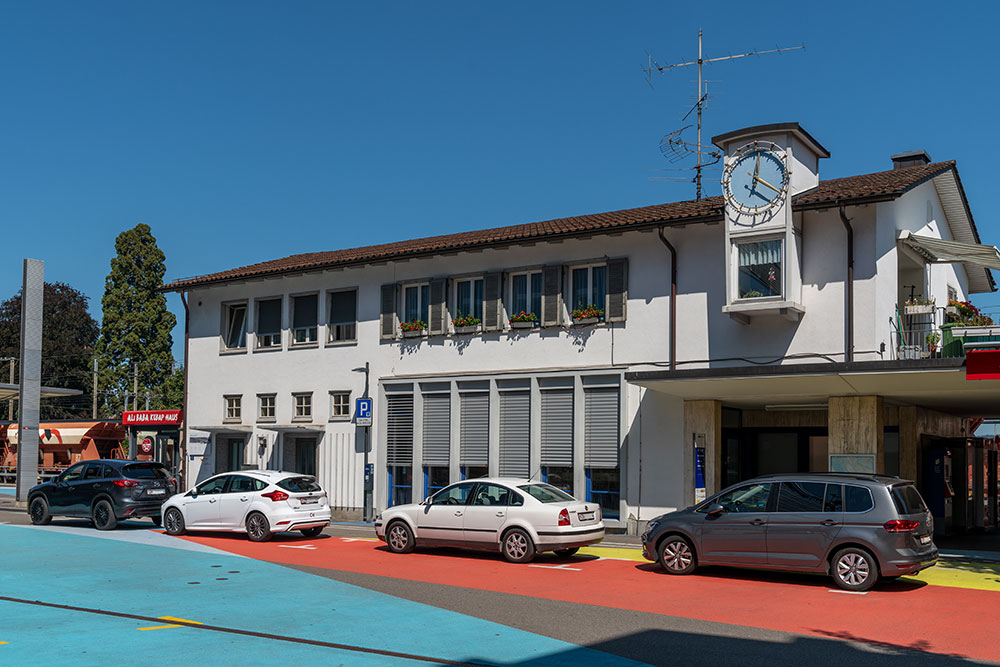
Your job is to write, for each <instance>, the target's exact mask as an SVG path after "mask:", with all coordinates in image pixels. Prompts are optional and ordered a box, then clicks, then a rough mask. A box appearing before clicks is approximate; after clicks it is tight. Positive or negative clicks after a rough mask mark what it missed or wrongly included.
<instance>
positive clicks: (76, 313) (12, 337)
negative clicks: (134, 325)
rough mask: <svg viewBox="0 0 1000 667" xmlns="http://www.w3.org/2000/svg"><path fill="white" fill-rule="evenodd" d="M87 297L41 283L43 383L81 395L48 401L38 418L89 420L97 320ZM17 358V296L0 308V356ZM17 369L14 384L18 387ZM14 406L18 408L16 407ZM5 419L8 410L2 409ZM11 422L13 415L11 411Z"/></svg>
mask: <svg viewBox="0 0 1000 667" xmlns="http://www.w3.org/2000/svg"><path fill="white" fill-rule="evenodd" d="M87 301H88V299H87V297H86V296H85V295H84V294H83V293H82V292H79V291H77V290H75V289H73V288H72V287H70V286H69V285H67V284H65V283H45V288H44V291H43V296H42V384H43V385H45V386H49V387H61V388H65V389H79V390H81V391H82V392H83V395H82V396H71V397H66V398H47V399H44V400H43V401H42V402H41V410H40V417H41V419H84V418H87V417H90V415H91V400H92V396H93V394H92V389H93V381H92V375H91V370H92V366H91V363H92V359H93V358H94V344H95V343H96V342H97V335H98V326H97V321H96V320H94V318H93V317H91V316H90V313H89V312H88V310H87ZM20 353H21V292H20V291H19V292H18V293H17V294H15V295H14V296H12V297H11V298H9V299H7V300H6V301H4V302H3V303H0V357H14V358H17V357H18V356H19V355H20ZM17 373H18V369H15V375H14V382H15V383H16V382H18V374H17ZM8 378H9V376H8V368H7V364H6V363H4V364H0V382H7V380H8ZM15 406H16V404H15ZM0 410H2V418H4V419H5V418H6V417H7V410H6V406H3V407H2V408H0ZM14 414H15V419H16V418H17V417H16V415H17V412H16V407H15V413H14Z"/></svg>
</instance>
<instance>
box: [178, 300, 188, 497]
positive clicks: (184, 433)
mask: <svg viewBox="0 0 1000 667" xmlns="http://www.w3.org/2000/svg"><path fill="white" fill-rule="evenodd" d="M180 295H181V303H182V304H184V390H183V393H182V399H181V409H182V410H183V411H184V412H183V413H181V414H183V415H184V419H183V420H182V421H181V431H180V439H181V441H180V442H179V443H177V444H178V445H179V447H178V450H179V451H181V452H183V453H182V454H181V465H180V469H181V479H182V480H183V481H184V486H185V487H186V486H187V485H188V476H187V473H188V465H187V462H188V457H187V430H188V428H187V423H188V359H189V355H188V344H189V343H190V341H191V338H190V336H189V332H190V329H191V325H190V323H191V313H190V312H189V311H188V302H187V298H186V294H185V293H184V292H180ZM178 486H179V485H178ZM177 491H178V492H180V491H183V489H180V488H178V489H177Z"/></svg>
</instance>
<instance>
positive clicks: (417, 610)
mask: <svg viewBox="0 0 1000 667" xmlns="http://www.w3.org/2000/svg"><path fill="white" fill-rule="evenodd" d="M115 536H116V538H118V539H114V540H110V539H104V537H103V534H98V533H96V532H95V533H94V534H93V535H92V536H91V535H82V534H79V533H75V534H74V533H68V532H63V531H62V530H60V529H59V528H57V527H48V528H36V527H32V526H9V525H0V544H2V545H3V547H2V553H3V564H2V566H0V567H2V571H0V596H3V597H8V598H19V599H24V600H32V601H41V602H46V603H53V604H59V605H69V606H75V607H85V608H90V609H100V610H103V611H111V612H119V613H126V614H135V615H141V616H148V617H156V618H159V617H173V618H180V619H186V620H189V621H197V622H199V623H203V624H206V625H212V626H222V627H226V628H234V629H239V630H246V631H253V632H263V633H269V634H274V635H282V636H287V637H295V638H301V639H310V640H318V641H323V642H331V643H337V644H344V645H349V646H357V647H368V648H376V649H382V650H388V651H395V652H399V653H406V654H416V655H421V656H429V657H433V658H437V659H439V660H440V659H444V660H455V661H464V662H474V663H484V664H490V665H504V666H505V665H525V666H534V665H538V666H539V667H540V666H542V665H545V666H552V667H555V666H558V665H566V666H567V667H568V666H570V665H579V666H581V667H583V666H586V665H602V666H604V665H607V666H617V665H622V666H624V665H636V664H639V663H635V662H632V661H628V660H624V659H622V658H618V657H615V656H612V655H610V654H607V653H603V652H599V651H595V650H592V649H587V648H582V647H579V646H575V645H573V644H568V643H565V642H561V641H557V640H554V639H551V638H548V637H543V636H540V635H535V634H532V633H528V632H524V631H521V630H516V629H513V628H510V627H507V626H504V625H500V624H497V623H491V622H488V621H484V620H481V619H478V618H475V617H470V616H465V615H462V614H459V613H456V612H451V611H446V610H442V609H438V608H436V607H431V606H428V605H422V604H418V603H415V602H410V601H407V600H402V599H399V598H395V597H392V596H390V595H385V594H382V593H376V592H373V591H369V590H367V589H364V588H360V587H356V586H351V585H349V584H343V583H340V582H337V581H333V580H330V579H327V578H324V577H319V576H315V575H311V574H308V573H304V572H300V571H297V570H293V569H289V568H285V567H282V566H280V565H274V564H270V563H265V562H261V561H256V560H253V559H249V558H243V557H238V556H232V555H229V554H225V553H223V552H208V553H206V552H204V551H191V550H187V549H183V550H182V549H175V548H172V547H171V546H161V544H162V545H167V544H172V543H176V542H174V541H173V540H174V538H168V537H166V536H161V535H159V534H158V533H153V532H152V531H148V530H132V531H115ZM132 536H134V540H135V541H133V540H132V539H131V537H132ZM123 537H124V538H125V539H124V541H123V539H122V538H123ZM161 538H162V540H161ZM158 540H160V541H159V542H158V544H156V545H154V544H150V543H149V542H150V541H154V542H155V541H158ZM177 542H180V541H177ZM163 625H170V623H169V621H157V622H150V621H147V620H139V619H129V618H120V617H115V616H109V615H104V614H94V613H88V612H83V611H77V610H64V609H55V608H51V607H40V606H36V605H31V604H25V603H22V602H9V601H0V664H8V665H15V664H16V665H36V664H37V665H48V664H53V663H56V662H59V663H73V664H101V663H107V662H110V661H121V660H122V659H127V660H130V661H136V660H138V661H139V662H156V663H158V664H164V665H170V664H177V665H180V664H185V665H187V664H190V663H191V662H192V660H197V661H200V662H203V663H207V662H210V661H218V662H221V661H225V662H226V663H227V664H228V663H235V662H240V663H245V664H263V663H273V662H274V661H276V660H281V661H303V660H308V661H310V662H314V663H318V664H320V663H321V664H349V665H361V666H364V665H397V664H398V665H404V664H405V665H416V664H428V663H427V662H423V663H420V662H417V661H413V660H411V659H404V658H396V657H388V656H383V655H373V654H371V653H365V652H362V651H352V650H345V649H338V648H328V647H321V646H314V645H308V644H302V643H294V642H289V641H281V640H276V639H268V638H261V637H249V636H245V635H239V634H232V633H228V632H219V631H213V630H198V629H193V628H189V627H172V628H161V627H159V626H163ZM141 628H159V629H147V630H143V629H141ZM3 642H6V643H3ZM195 656H197V658H195Z"/></svg>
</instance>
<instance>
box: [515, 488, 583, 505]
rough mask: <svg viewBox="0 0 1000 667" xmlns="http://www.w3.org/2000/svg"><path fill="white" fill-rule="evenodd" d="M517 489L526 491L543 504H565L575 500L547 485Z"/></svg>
mask: <svg viewBox="0 0 1000 667" xmlns="http://www.w3.org/2000/svg"><path fill="white" fill-rule="evenodd" d="M517 488H519V489H521V490H522V491H526V492H527V493H528V495H529V496H532V497H533V498H534V499H535V500H538V501H540V502H543V503H565V502H568V501H573V500H576V499H575V498H574V497H573V496H571V495H569V494H568V493H565V492H564V491H560V490H559V489H557V488H556V487H554V486H549V485H548V484H525V485H523V486H519V487H517Z"/></svg>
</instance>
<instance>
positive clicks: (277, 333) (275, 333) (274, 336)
mask: <svg viewBox="0 0 1000 667" xmlns="http://www.w3.org/2000/svg"><path fill="white" fill-rule="evenodd" d="M254 306H255V308H256V310H257V330H256V340H257V348H258V349H261V350H263V349H267V348H275V347H281V299H266V300H262V301H257V302H256V303H255V304H254Z"/></svg>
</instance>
